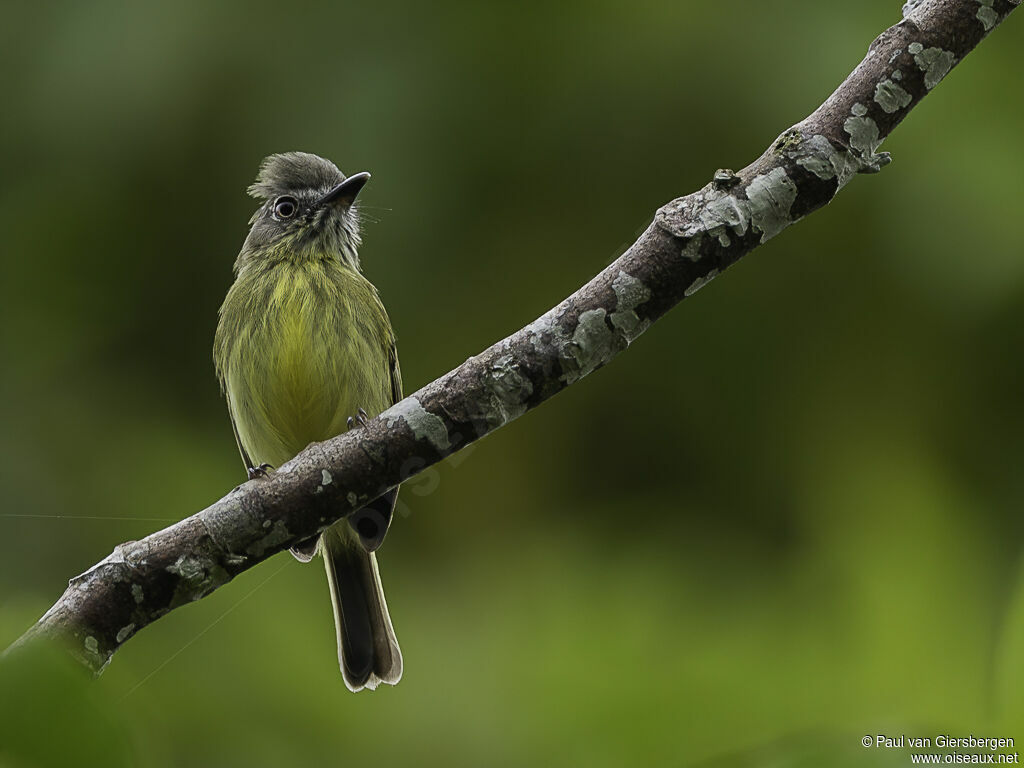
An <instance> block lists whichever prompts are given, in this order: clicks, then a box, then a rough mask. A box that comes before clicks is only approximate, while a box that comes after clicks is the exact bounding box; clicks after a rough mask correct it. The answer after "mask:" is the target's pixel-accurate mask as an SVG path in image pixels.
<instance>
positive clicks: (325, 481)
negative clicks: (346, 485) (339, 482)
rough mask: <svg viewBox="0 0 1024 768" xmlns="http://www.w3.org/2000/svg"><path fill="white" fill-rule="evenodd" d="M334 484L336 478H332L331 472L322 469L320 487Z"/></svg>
mask: <svg viewBox="0 0 1024 768" xmlns="http://www.w3.org/2000/svg"><path fill="white" fill-rule="evenodd" d="M333 482H334V478H333V477H332V476H331V473H330V471H329V470H326V469H321V470H320V485H330V484H331V483H333Z"/></svg>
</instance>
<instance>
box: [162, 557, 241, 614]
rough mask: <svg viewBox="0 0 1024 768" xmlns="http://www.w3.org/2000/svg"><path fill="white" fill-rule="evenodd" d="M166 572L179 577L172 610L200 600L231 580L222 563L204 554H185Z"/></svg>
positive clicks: (172, 601)
mask: <svg viewBox="0 0 1024 768" xmlns="http://www.w3.org/2000/svg"><path fill="white" fill-rule="evenodd" d="M166 570H167V572H168V573H173V574H175V575H176V576H178V584H177V585H176V586H175V588H174V596H173V597H172V598H171V606H170V607H171V608H174V607H177V606H179V605H183V604H184V603H187V602H191V601H193V600H198V599H199V598H201V597H203V596H204V595H207V594H209V593H210V592H212V591H213V590H214V589H216V588H217V587H219V586H220V585H221V584H226V583H227V582H229V581H230V580H231V577H230V576H229V575H228V572H227V571H226V570H224V568H223V567H222V566H221V565H220V563H218V562H217V561H216V560H215V559H214V558H213V557H210V556H209V555H207V554H205V553H202V552H192V553H186V554H183V555H181V556H180V557H179V558H178V559H177V560H176V561H175V562H174V564H173V565H169V566H167V569H166Z"/></svg>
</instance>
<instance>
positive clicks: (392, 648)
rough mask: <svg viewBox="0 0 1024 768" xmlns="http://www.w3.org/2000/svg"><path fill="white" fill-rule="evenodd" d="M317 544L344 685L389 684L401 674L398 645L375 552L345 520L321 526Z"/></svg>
mask: <svg viewBox="0 0 1024 768" xmlns="http://www.w3.org/2000/svg"><path fill="white" fill-rule="evenodd" d="M320 547H321V552H322V553H323V556H324V562H325V563H326V565H327V582H328V584H329V585H330V587H331V602H332V603H333V604H334V626H335V627H336V628H337V630H338V660H339V661H340V662H341V674H342V677H344V678H345V685H346V686H348V688H349V690H351V691H361V690H362V689H363V688H369V689H370V690H373V689H374V688H376V687H377V686H378V685H380V684H381V683H387V684H388V685H394V684H395V683H397V682H398V681H399V680H401V678H402V651H401V650H400V649H399V647H398V640H396V639H395V630H394V628H393V627H392V626H391V616H390V615H389V614H388V604H387V602H386V601H385V600H384V589H383V588H382V587H381V584H380V574H379V573H378V572H377V558H376V556H375V555H374V553H373V552H367V551H366V550H365V549H364V548H363V546H362V544H361V543H360V541H359V539H358V537H357V536H356V534H355V533H354V532H353V531H352V529H351V528H350V527H349V525H348V522H347V521H341V522H340V523H338V524H337V525H332V526H331V527H330V528H328V529H327V530H326V531H324V532H323V534H322V537H321V540H320Z"/></svg>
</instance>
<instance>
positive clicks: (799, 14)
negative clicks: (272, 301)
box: [0, 0, 1024, 768]
mask: <svg viewBox="0 0 1024 768" xmlns="http://www.w3.org/2000/svg"><path fill="white" fill-rule="evenodd" d="M898 14H899V2H898V1H897V0H864V1H863V2H859V3H831V2H830V3H822V2H820V1H819V0H772V1H770V2H759V3H749V4H741V5H740V6H736V5H729V4H720V3H719V4H716V3H695V2H680V3H665V2H654V1H653V0H639V1H638V2H632V3H625V2H608V1H607V0H597V1H596V2H594V1H593V0H591V1H590V2H582V1H580V0H575V1H572V0H571V1H570V2H564V3H558V4H547V3H539V2H524V3H519V4H501V3H468V2H453V1H452V0H441V2H436V3H429V4H416V3H412V2H381V3H358V4H356V3H349V2H341V3H334V4H326V3H324V4H318V3H304V2H300V3H295V4H291V5H282V4H280V3H268V2H257V3H237V2H227V3H205V2H199V0H179V1H178V2H174V3H170V2H166V3H139V4H129V3H121V2H114V1H113V0H109V1H107V0H103V1H101V2H90V3H77V4H72V3H35V4H22V3H10V4H7V5H6V6H5V8H4V19H5V21H4V24H3V25H2V28H0V57H3V62H4V67H3V70H4V74H3V76H2V77H3V82H4V88H3V93H4V113H5V116H4V118H3V119H2V120H0V147H2V149H0V152H2V153H3V174H2V179H0V232H2V233H3V236H4V241H5V244H4V246H3V249H2V252H3V274H4V278H3V280H2V281H0V313H2V323H0V334H2V336H0V343H2V351H3V356H4V360H5V365H4V372H3V375H2V376H0V395H2V398H0V402H2V403H3V405H2V409H3V410H2V412H0V423H2V427H0V481H2V485H0V497H2V508H0V509H2V513H3V514H5V515H37V516H53V515H61V516H66V517H62V518H59V519H56V518H50V517H3V518H0V645H6V644H7V643H8V642H9V641H10V640H13V639H14V638H15V637H17V636H18V635H19V634H20V633H21V632H22V631H23V630H24V629H25V628H26V627H27V626H28V625H29V624H30V623H31V622H32V621H34V620H35V619H36V618H37V617H38V616H39V615H40V614H41V613H42V612H43V611H44V610H45V609H46V607H47V606H48V605H49V604H50V603H51V602H52V600H53V599H55V598H56V597H57V595H58V594H59V592H60V591H61V590H62V589H63V587H64V584H65V583H66V580H67V579H68V578H69V577H70V576H72V575H74V574H75V573H77V572H79V571H81V570H83V569H84V568H86V567H88V566H89V565H90V564H91V563H93V562H95V561H96V560H98V559H99V558H101V557H102V556H104V555H105V554H106V553H107V552H109V551H110V549H111V548H112V547H113V546H114V545H115V544H116V543H118V542H120V541H122V540H125V539H131V538H138V537H141V536H143V535H145V534H146V533H148V532H150V531H152V530H154V529H155V528H156V527H158V526H160V525H164V524H165V521H166V520H168V519H175V518H177V517H181V516H184V515H185V514H188V513H191V512H193V511H195V510H197V509H199V508H201V507H203V506H205V505H206V504H207V503H209V502H210V501H212V500H214V499H215V498H217V497H219V496H220V495H222V494H223V493H224V492H225V491H226V490H228V489H229V488H230V487H231V486H232V485H234V484H236V483H237V482H239V481H240V480H241V478H242V471H241V469H242V468H241V466H240V463H239V461H238V458H237V454H236V452H235V448H234V443H233V440H232V437H231V431H230V428H229V425H228V422H227V417H226V414H225V411H224V407H223V403H222V402H221V401H220V399H219V395H218V391H217V386H216V383H215V381H214V378H213V373H212V366H211V363H210V344H211V339H212V333H213V327H214V323H215V313H216V309H217V307H218V305H219V302H220V299H221V297H222V296H223V294H224V292H225V290H226V289H227V286H228V285H229V283H230V280H231V272H230V268H231V263H232V260H233V258H234V255H235V253H236V252H237V249H238V246H239V245H240V243H241V240H242V238H243V237H244V234H245V231H246V221H247V219H248V216H249V214H250V212H251V209H252V207H253V203H252V201H251V200H249V199H247V198H246V197H245V196H244V194H243V190H244V188H245V186H246V185H247V184H248V183H249V182H250V181H251V179H252V177H253V175H254V173H255V170H256V165H257V163H258V161H259V159H260V158H261V157H263V156H264V155H265V154H268V153H270V152H275V151H283V150H289V149H304V150H309V151H314V152H318V153H320V154H323V155H326V156H328V157H331V158H332V159H334V160H335V161H336V162H338V164H339V165H340V166H341V168H342V169H343V170H345V171H347V172H354V171H359V170H364V169H365V170H370V171H371V172H372V173H373V174H374V177H373V180H372V182H371V183H370V185H369V186H368V187H367V189H366V190H365V192H364V198H363V199H364V203H365V208H364V213H365V214H366V217H367V219H368V221H367V224H366V229H365V246H364V250H363V261H364V265H365V268H366V271H367V273H368V275H369V277H370V278H371V279H372V280H373V281H374V282H375V283H376V284H377V285H378V287H379V288H380V289H381V292H382V294H383V296H384V299H385V301H386V303H387V305H388V307H389V310H390V312H391V315H392V319H393V321H394V325H395V328H396V331H397V333H398V338H399V349H400V353H401V357H402V367H403V370H404V373H405V377H406V390H407V391H410V392H411V391H412V390H414V389H415V388H416V387H418V386H420V385H421V384H424V383H426V382H427V381H430V380H431V379H433V378H434V377H435V376H437V375H439V374H441V373H443V372H445V371H446V370H448V369H449V368H450V367H452V366H453V365H455V364H457V363H459V362H460V361H461V360H463V359H464V358H465V357H466V356H468V355H471V354H475V353H476V352H478V351H479V350H481V349H482V348H484V347H485V346H487V345H489V344H490V343H492V342H493V341H495V340H497V339H498V338H500V337H502V336H504V335H505V334H506V333H508V332H510V331H512V330H514V329H516V328H518V327H520V326H521V325H523V324H524V323H526V322H528V321H530V320H531V319H533V318H534V317H535V316H536V315H538V314H540V313H541V312H543V311H544V310H546V309H547V308H548V307H550V306H551V305H553V304H554V303H556V302H557V301H558V300H560V299H561V298H562V297H563V296H565V295H566V294H567V293H568V292H570V291H571V290H573V289H574V288H575V287H577V286H578V285H579V284H580V283H582V282H583V281H584V280H585V279H586V278H588V277H589V276H590V275H591V274H593V273H594V272H595V271H597V270H598V269H600V268H601V267H602V266H603V265H604V264H606V263H607V262H608V261H610V260H611V259H612V258H613V257H614V256H615V255H617V254H618V253H619V252H621V250H622V249H623V248H624V247H625V245H626V244H627V243H628V242H630V241H631V240H632V237H633V235H634V233H636V232H637V231H638V230H639V229H640V228H642V227H643V226H644V225H645V223H646V220H647V217H649V216H650V214H651V212H652V211H653V210H654V209H655V208H656V207H657V206H658V205H660V204H662V203H664V202H666V201H667V200H669V199H671V198H672V197H674V196H677V195H681V194H685V193H688V192H690V191H692V190H694V189H696V188H698V187H700V186H702V185H703V184H704V183H705V182H706V181H707V180H708V179H710V177H711V175H712V174H713V172H714V171H715V169H716V168H718V167H722V166H731V167H737V168H738V167H741V166H743V165H745V164H746V163H747V162H749V161H750V160H752V159H753V158H754V157H755V156H756V155H757V154H759V153H760V152H761V150H762V149H763V148H764V147H766V146H767V145H768V144H769V142H770V141H771V140H772V139H773V138H774V137H775V136H776V135H777V134H778V133H779V132H781V131H782V130H783V129H784V128H786V127H787V126H789V125H790V124H791V123H793V122H795V121H796V120H798V119H800V118H801V117H802V116H803V115H804V114H806V113H807V112H809V111H810V110H811V109H813V108H814V107H815V106H816V105H817V104H819V103H820V102H821V101H822V100H823V99H824V98H825V97H826V96H827V95H828V93H829V92H830V90H831V89H832V88H833V87H834V86H835V85H837V84H838V82H839V81H840V80H841V79H842V77H844V76H845V74H846V73H847V72H848V71H849V70H850V69H851V68H852V67H853V65H855V64H856V62H857V61H859V60H860V58H861V56H862V55H863V54H864V51H865V50H866V48H867V45H868V43H869V42H870V40H871V39H872V38H873V36H874V35H875V34H876V33H877V32H879V31H880V30H881V29H883V28H884V27H886V26H888V25H889V24H891V23H893V22H894V21H895V20H896V19H897V18H898ZM1022 49H1024V19H1022V18H1015V17H1011V18H1010V20H1009V21H1008V22H1007V24H1006V25H1005V27H1004V28H1001V29H999V30H997V31H996V33H995V34H994V36H993V38H992V39H991V40H988V41H986V42H985V43H983V44H982V45H981V46H980V47H979V49H978V50H977V51H975V52H974V53H973V54H971V56H970V57H969V58H968V60H967V61H966V62H965V63H964V64H963V65H962V66H961V67H960V68H958V69H957V70H955V71H954V72H953V74H952V75H951V76H950V77H949V78H948V79H947V80H946V81H945V82H944V83H943V84H942V85H941V86H940V87H939V88H938V89H937V91H936V92H935V93H934V94H933V95H932V96H930V97H929V98H928V99H926V101H925V102H924V103H923V104H921V105H920V106H919V107H918V108H917V109H916V110H915V111H914V113H913V114H912V115H911V116H910V118H909V119H908V120H907V122H906V123H905V124H904V125H903V126H901V127H900V128H899V129H898V130H897V132H896V133H895V134H894V136H893V138H892V139H891V140H889V141H888V142H887V143H886V144H885V146H884V147H883V148H884V149H886V150H888V151H891V152H892V153H893V156H894V160H895V162H894V163H893V164H892V165H891V166H889V167H888V168H886V169H885V170H884V172H883V173H881V174H880V175H878V176H872V177H862V178H858V179H856V180H855V181H854V182H853V183H852V184H851V185H850V186H849V187H848V188H847V189H846V190H845V191H844V192H843V193H842V195H841V196H840V197H839V198H838V200H837V201H836V202H835V203H833V204H832V205H831V206H829V207H828V208H827V209H825V210H823V211H821V212H819V213H817V214H815V215H814V216H812V217H811V218H809V219H808V220H807V221H805V222H802V223H800V224H799V225H798V226H796V227H795V228H793V229H792V230H790V231H787V232H786V233H784V235H782V236H781V237H779V238H777V239H776V240H774V241H772V242H771V243H769V244H768V245H766V246H765V247H763V248H761V249H759V250H758V251H756V252H755V253H754V254H753V255H752V256H751V257H749V258H748V259H747V260H745V261H744V262H742V263H741V264H740V265H738V266H736V267H734V268H733V269H732V270H730V271H729V272H728V273H727V274H726V275H725V276H724V277H721V278H719V279H718V280H717V281H716V282H714V283H713V284H711V285H710V286H709V287H707V288H705V289H704V290H703V291H701V292H700V293H699V294H697V295H696V296H694V297H693V298H692V299H690V300H688V301H686V302H685V303H684V305H683V306H682V307H680V308H679V309H678V310H676V311H674V312H673V313H671V314H670V315H669V316H668V317H666V318H665V319H664V320H663V321H661V322H660V323H659V324H658V325H656V326H655V327H654V328H653V329H652V330H651V331H650V332H648V333H647V334H646V335H645V336H643V337H642V338H641V339H640V340H639V341H638V342H636V344H635V345H634V347H633V349H631V350H630V351H629V352H628V353H627V354H626V355H625V356H624V357H622V358H620V359H619V360H617V361H616V362H615V363H614V364H613V365H611V366H609V368H607V369H606V370H602V371H600V372H599V373H597V374H596V375H594V376H593V377H591V378H589V379H587V380H586V381H584V382H582V383H581V384H579V385H578V386H575V387H573V388H572V389H570V390H569V391H568V392H567V393H565V394H564V395H561V396H559V397H558V398H557V399H556V400H555V401H553V402H551V403H549V404H547V405H545V406H544V407H543V408H541V409H540V410H539V411H538V412H536V413H533V414H530V415H529V416H527V417H525V418H523V419H522V420H520V421H518V422H516V423H514V424H512V425H510V426H509V427H508V428H506V429H503V430H502V431H501V432H500V433H498V434H497V435H495V436H494V437H492V438H489V439H487V440H486V441H484V442H483V443H482V444H481V445H479V446H477V447H476V448H474V449H472V450H471V451H470V452H469V453H468V455H460V456H459V457H457V459H456V460H455V461H452V462H450V463H448V464H446V465H443V466H442V467H441V468H440V469H439V470H438V471H436V472H431V473H429V474H428V475H427V476H425V477H423V478H421V479H419V480H417V481H415V482H413V483H411V484H410V487H408V488H407V489H406V490H405V491H404V492H403V500H404V503H405V504H406V505H407V508H408V514H407V515H405V516H403V517H402V518H401V519H398V520H397V522H396V524H395V526H394V527H393V529H392V532H391V534H390V536H389V540H388V542H387V545H386V547H385V549H384V551H383V552H382V555H381V564H382V572H383V574H384V579H385V582H386V585H387V588H388V597H389V601H390V604H391V607H392V612H393V615H394V619H395V624H396V628H397V631H398V636H399V639H400V641H401V642H402V647H403V650H404V652H405V659H406V677H405V679H404V680H403V681H402V683H401V685H400V686H398V687H397V688H396V689H393V690H392V689H389V690H384V691H380V692H377V693H376V694H361V695H358V696H353V695H351V694H349V693H348V692H347V691H346V690H345V689H344V686H343V685H342V682H341V676H340V675H339V674H338V673H337V670H336V667H335V661H334V658H335V657H334V653H335V651H334V646H333V644H334V639H333V629H332V619H331V612H330V609H329V607H328V600H327V589H326V583H325V579H324V576H323V573H322V570H321V568H320V567H319V566H317V567H304V566H301V565H299V564H298V563H295V562H293V561H291V560H290V559H289V558H288V557H287V556H286V555H284V556H279V557H277V558H275V559H274V560H272V561H270V562H268V563H266V564H264V565H262V566H261V567H259V568H257V569H255V570H253V571H251V572H248V573H246V574H244V575H243V576H242V577H240V578H239V579H237V580H236V582H234V583H232V584H231V585H229V586H227V587H226V588H224V589H222V590H220V591H219V592H217V593H216V594H214V595H213V596H211V597H210V598H208V599H206V600H203V601H201V602H199V603H197V604H195V605H194V606H190V607H188V608H185V609H182V610H180V611H176V612H175V613H174V614H173V615H171V616H169V617H167V618H166V619H164V620H162V621H160V622H159V623H158V624H157V625H156V626H154V627H152V628H149V629H147V630H146V631H144V632H143V633H141V634H140V635H139V636H138V637H137V638H136V639H134V640H132V641H131V642H130V643H129V644H128V645H127V646H126V647H125V649H124V650H123V651H121V652H120V653H119V654H118V656H117V657H116V659H115V660H114V663H113V664H112V665H111V667H110V668H109V670H108V671H107V672H106V673H105V674H104V675H103V677H101V678H100V679H99V680H98V681H97V682H95V683H91V684H89V683H86V681H85V680H84V678H82V677H81V675H79V674H78V673H77V672H75V671H71V670H69V669H67V668H66V667H65V665H64V664H63V661H60V660H57V659H56V658H54V657H52V656H51V655H48V654H46V653H42V652H40V654H39V655H34V656H32V657H31V658H28V659H25V660H24V661H22V662H18V663H17V664H15V663H13V662H11V663H8V664H6V665H0V700H2V701H3V706H2V707H0V766H4V768H8V767H10V768H23V767H25V766H33V765H46V766H49V765H62V764H64V765H67V764H75V765H99V764H100V757H99V755H106V760H107V763H106V764H108V765H120V764H125V765H127V764H131V765H142V766H151V767H152V768H167V767H169V766H186V765H188V766H192V765H216V766H224V767H226V766H271V765H274V766H279V765H293V764H298V763H300V762H303V763H310V764H312V763H318V764H324V765H337V764H343V763H349V762H351V763H352V764H368V763H369V761H374V764H376V765H386V764H396V765H403V764H423V765H425V764H438V765H473V766H475V765H496V766H501V765H524V764H556V763H557V764H570V765H587V766H619V765H624V764H645V765H651V764H659V765H661V764H665V765H695V766H697V765H706V766H708V767H709V768H710V767H712V766H714V767H715V768H724V767H725V766H735V767H740V766H755V765H756V766H764V765H773V766H790V765H791V766H799V765H805V764H806V765H841V764H842V765H845V764H847V763H845V762H843V761H846V760H849V761H850V762H849V764H851V765H865V764H869V763H870V761H871V760H875V761H876V763H877V764H879V765H882V764H885V765H890V764H892V765H895V764H905V763H909V755H908V754H907V753H906V752H903V753H900V754H898V755H897V754H893V753H883V752H881V751H874V750H872V751H866V750H863V748H862V747H860V746H859V744H860V739H861V737H862V736H863V735H864V734H866V733H869V734H874V733H879V732H886V733H888V732H892V733H900V732H905V733H907V734H909V735H933V734H934V733H938V732H948V733H951V734H953V735H966V734H967V733H968V732H974V733H976V734H978V735H991V736H1014V737H1016V738H1018V740H1019V742H1021V743H1024V730H1022V728H1021V725H1020V724H1021V723H1022V722H1024V694H1022V693H1021V691H1022V690H1024V686H1022V685H1021V682H1022V679H1024V650H1022V648H1024V571H1022V569H1021V565H1020V558H1019V553H1020V549H1021V542H1022V535H1024V529H1022V524H1021V514H1020V510H1021V507H1022V503H1024V474H1022V473H1021V470H1020V468H1021V465H1022V460H1024V437H1022V435H1024V429H1022V428H1024V405H1022V401H1021V398H1020V382H1021V380H1022V378H1024V362H1022V361H1024V358H1022V356H1021V355H1020V349H1021V348H1022V342H1024V229H1022V228H1021V227H1020V224H1019V209H1020V201H1021V192H1022V183H1021V178H1022V175H1024V151H1022V150H1021V144H1020V137H1021V135H1022V130H1024V103H1022V100H1021V99H1020V97H1019V96H1020V86H1019V82H1018V78H1017V73H1018V72H1019V70H1020V63H1021V62H1020V51H1021V50H1022ZM92 517H119V518H135V519H131V520H97V519H91V518H92ZM214 622H216V623H214ZM211 625H212V626H211Z"/></svg>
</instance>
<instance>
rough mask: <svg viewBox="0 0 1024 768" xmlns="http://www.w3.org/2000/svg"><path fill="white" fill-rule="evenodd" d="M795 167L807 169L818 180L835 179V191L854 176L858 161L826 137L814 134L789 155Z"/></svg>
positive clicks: (858, 165) (858, 164)
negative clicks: (837, 147)
mask: <svg viewBox="0 0 1024 768" xmlns="http://www.w3.org/2000/svg"><path fill="white" fill-rule="evenodd" d="M789 157H790V159H792V160H793V161H794V162H795V163H796V164H797V165H799V166H801V167H802V168H805V169H807V170H808V171H810V172H811V173H813V174H814V175H815V176H817V177H818V178H819V179H826V180H827V179H835V180H836V184H837V191H838V190H839V189H842V188H843V187H844V186H846V183H847V182H848V181H849V180H850V179H852V178H853V177H854V175H856V173H857V170H858V169H859V168H860V161H859V160H858V159H857V158H856V157H854V156H853V155H851V154H850V153H849V152H847V151H846V150H839V149H836V148H835V147H834V146H832V142H831V141H829V140H828V138H827V137H825V136H822V135H821V134H820V133H816V134H814V135H812V136H808V137H807V138H806V139H804V141H803V142H802V143H801V144H800V146H799V147H797V148H796V149H794V150H793V151H792V152H790V154H789Z"/></svg>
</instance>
